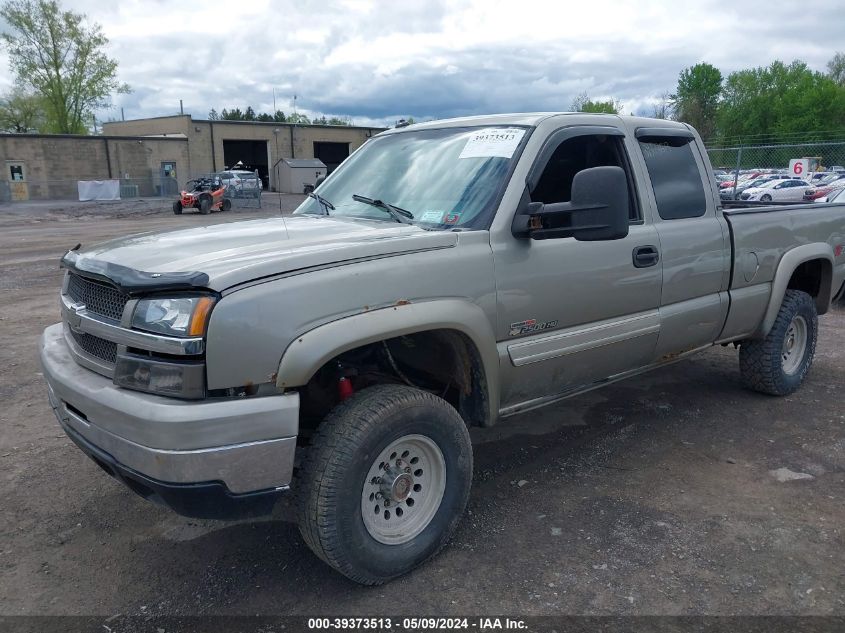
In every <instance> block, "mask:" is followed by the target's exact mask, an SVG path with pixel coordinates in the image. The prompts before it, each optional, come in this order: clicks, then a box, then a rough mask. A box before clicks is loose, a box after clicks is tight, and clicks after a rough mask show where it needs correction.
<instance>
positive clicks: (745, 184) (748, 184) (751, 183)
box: [719, 176, 790, 200]
mask: <svg viewBox="0 0 845 633" xmlns="http://www.w3.org/2000/svg"><path fill="white" fill-rule="evenodd" d="M789 178H790V177H789V176H759V177H757V178H754V179H752V180H745V181H742V182H740V183H739V184H738V185H737V186H736V193H734V189H733V187H729V188H727V189H721V190H720V191H719V197H720V198H721V199H722V200H731V199H734V198H736V199H740V197H741V195H742V193H743V192H744V191H747V190H749V189H752V188H754V187H761V186H763V185H764V184H765V183H767V182H771V181H773V180H789Z"/></svg>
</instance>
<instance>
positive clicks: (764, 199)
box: [760, 194, 772, 202]
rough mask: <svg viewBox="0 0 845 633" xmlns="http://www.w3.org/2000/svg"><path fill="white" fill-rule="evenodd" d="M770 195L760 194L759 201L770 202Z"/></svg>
mask: <svg viewBox="0 0 845 633" xmlns="http://www.w3.org/2000/svg"><path fill="white" fill-rule="evenodd" d="M771 201H772V197H771V196H770V195H769V194H764V195H762V196H760V202H771Z"/></svg>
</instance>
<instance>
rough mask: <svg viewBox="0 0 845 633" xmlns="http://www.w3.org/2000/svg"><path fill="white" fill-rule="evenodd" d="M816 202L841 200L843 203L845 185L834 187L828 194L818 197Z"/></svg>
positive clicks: (844, 199)
mask: <svg viewBox="0 0 845 633" xmlns="http://www.w3.org/2000/svg"><path fill="white" fill-rule="evenodd" d="M816 202H843V203H845V187H840V188H839V189H834V190H833V191H831V192H830V193H829V194H827V195H826V196H824V197H822V198H818V199H817V200H816Z"/></svg>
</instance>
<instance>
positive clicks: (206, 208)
mask: <svg viewBox="0 0 845 633" xmlns="http://www.w3.org/2000/svg"><path fill="white" fill-rule="evenodd" d="M200 213H202V214H203V215H208V214H209V213H211V196H202V197H201V198H200Z"/></svg>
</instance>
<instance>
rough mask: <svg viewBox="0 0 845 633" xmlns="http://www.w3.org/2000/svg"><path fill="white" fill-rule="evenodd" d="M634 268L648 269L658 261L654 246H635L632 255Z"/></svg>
mask: <svg viewBox="0 0 845 633" xmlns="http://www.w3.org/2000/svg"><path fill="white" fill-rule="evenodd" d="M633 258H634V268H648V267H649V266H654V265H655V264H657V262H659V261H660V252H659V251H658V250H657V247H656V246H650V245H649V246H637V248H635V249H634V253H633Z"/></svg>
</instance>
